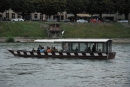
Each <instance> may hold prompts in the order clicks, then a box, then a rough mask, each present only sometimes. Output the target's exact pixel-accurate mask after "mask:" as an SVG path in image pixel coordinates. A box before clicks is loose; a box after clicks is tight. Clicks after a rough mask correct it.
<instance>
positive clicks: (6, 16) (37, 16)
mask: <svg viewBox="0 0 130 87" xmlns="http://www.w3.org/2000/svg"><path fill="white" fill-rule="evenodd" d="M73 16H74V15H73V14H67V12H62V13H59V12H58V13H57V14H56V15H53V16H51V17H50V18H51V19H53V20H54V19H57V20H58V21H60V20H63V19H66V18H70V17H72V18H73ZM77 16H78V17H79V18H83V17H84V18H87V17H91V15H90V14H77ZM93 16H98V14H95V15H93ZM102 17H103V19H110V20H113V21H117V20H121V19H125V16H124V14H118V13H116V14H102ZM13 18H22V16H21V15H20V14H18V13H15V12H14V11H13V10H11V9H9V10H6V11H5V12H3V13H0V20H3V21H5V20H7V21H8V20H11V19H13ZM48 18H49V17H48V16H47V15H45V14H41V13H37V12H34V13H31V14H25V18H24V19H25V20H47V19H48ZM129 18H130V15H129ZM72 20H73V19H72Z"/></svg>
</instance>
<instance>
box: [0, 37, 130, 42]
mask: <svg viewBox="0 0 130 87" xmlns="http://www.w3.org/2000/svg"><path fill="white" fill-rule="evenodd" d="M36 39H42V38H33V37H14V40H15V42H34V40H36ZM64 39H65V38H64ZM89 39H91V38H89ZM111 39H112V40H113V42H114V43H130V38H111ZM6 40H7V37H1V38H0V43H2V42H3V43H4V42H6Z"/></svg>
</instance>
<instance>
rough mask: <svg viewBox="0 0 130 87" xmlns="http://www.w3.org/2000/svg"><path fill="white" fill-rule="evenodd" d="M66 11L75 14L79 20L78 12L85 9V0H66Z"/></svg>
mask: <svg viewBox="0 0 130 87" xmlns="http://www.w3.org/2000/svg"><path fill="white" fill-rule="evenodd" d="M66 11H67V12H68V13H72V14H74V18H75V20H77V14H78V13H82V12H83V11H84V4H83V0H66Z"/></svg>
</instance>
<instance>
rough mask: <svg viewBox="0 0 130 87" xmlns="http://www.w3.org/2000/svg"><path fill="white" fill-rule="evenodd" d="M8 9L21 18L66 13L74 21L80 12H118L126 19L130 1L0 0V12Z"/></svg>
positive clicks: (129, 10)
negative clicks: (29, 15)
mask: <svg viewBox="0 0 130 87" xmlns="http://www.w3.org/2000/svg"><path fill="white" fill-rule="evenodd" d="M12 2H13V3H12ZM9 8H11V9H12V10H14V11H15V12H17V13H21V14H22V15H23V16H24V14H25V13H26V14H27V13H28V14H29V13H32V12H40V13H42V14H46V15H49V16H51V15H55V14H57V13H58V12H63V11H67V12H68V13H72V14H74V16H75V19H76V17H77V16H76V15H77V14H78V13H82V12H86V13H89V14H99V15H100V17H102V13H111V12H117V11H118V12H119V13H121V14H125V18H126V19H128V14H129V13H130V0H0V12H4V11H5V10H8V9H9Z"/></svg>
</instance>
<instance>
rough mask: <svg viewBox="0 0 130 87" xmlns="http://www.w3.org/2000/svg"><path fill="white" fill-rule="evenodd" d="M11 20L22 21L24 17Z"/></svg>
mask: <svg viewBox="0 0 130 87" xmlns="http://www.w3.org/2000/svg"><path fill="white" fill-rule="evenodd" d="M11 21H24V19H22V18H15V19H12V20H11Z"/></svg>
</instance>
